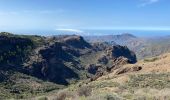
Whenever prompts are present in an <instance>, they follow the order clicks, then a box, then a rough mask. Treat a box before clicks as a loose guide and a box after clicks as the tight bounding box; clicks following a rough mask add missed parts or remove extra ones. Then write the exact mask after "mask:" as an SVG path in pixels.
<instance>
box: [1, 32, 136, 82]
mask: <svg viewBox="0 0 170 100" xmlns="http://www.w3.org/2000/svg"><path fill="white" fill-rule="evenodd" d="M37 38H38V39H37ZM39 38H40V37H34V42H33V41H32V40H31V39H30V38H27V36H24V38H23V36H22V37H21V36H12V37H11V36H0V48H2V49H1V50H0V57H1V62H0V63H1V66H2V67H1V68H2V69H5V68H6V69H7V70H8V67H10V66H14V67H12V68H13V69H15V70H18V71H20V72H22V73H26V74H28V75H32V76H34V77H37V78H40V79H42V80H47V81H51V82H54V83H57V84H63V85H67V84H70V83H71V82H75V81H76V80H80V79H87V78H89V77H93V76H99V75H102V73H105V72H107V71H108V68H109V69H113V68H115V67H116V66H119V65H121V64H125V63H135V62H136V56H135V54H134V53H133V52H132V51H130V50H129V49H128V48H127V47H123V46H119V45H115V46H111V45H109V44H106V43H99V44H95V45H94V44H93V45H92V44H90V43H88V42H86V41H85V40H84V39H83V38H82V37H81V36H76V35H72V36H63V37H60V38H58V37H50V38H44V39H43V40H42V39H41V41H45V42H44V44H42V43H41V44H40V45H38V46H37V43H40V41H38V42H36V45H35V40H39ZM124 59H126V60H124ZM122 62H123V63H122ZM16 66H17V67H16ZM4 67H5V68H4ZM91 75H92V76H91Z"/></svg>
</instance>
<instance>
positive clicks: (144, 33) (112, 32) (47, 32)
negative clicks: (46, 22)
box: [9, 30, 170, 37]
mask: <svg viewBox="0 0 170 100" xmlns="http://www.w3.org/2000/svg"><path fill="white" fill-rule="evenodd" d="M9 32H12V33H16V34H27V35H42V36H52V35H71V34H77V35H82V36H83V35H90V36H91V35H94V36H96V35H117V34H122V33H130V34H133V35H135V36H139V37H155V36H167V35H170V30H159V31H158V30H82V32H71V31H70V32H69V31H57V30H52V31H51V30H40V31H39V30H38V31H37V30H28V31H26V30H24V31H9Z"/></svg>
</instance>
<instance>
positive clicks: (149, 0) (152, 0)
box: [139, 0, 160, 7]
mask: <svg viewBox="0 0 170 100" xmlns="http://www.w3.org/2000/svg"><path fill="white" fill-rule="evenodd" d="M141 1H142V3H141V4H140V5H139V7H144V6H147V5H150V4H154V3H157V2H159V1H160V0H141Z"/></svg>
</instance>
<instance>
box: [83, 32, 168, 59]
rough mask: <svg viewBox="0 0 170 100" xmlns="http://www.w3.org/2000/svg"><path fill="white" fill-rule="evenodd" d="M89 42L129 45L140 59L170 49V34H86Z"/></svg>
mask: <svg viewBox="0 0 170 100" xmlns="http://www.w3.org/2000/svg"><path fill="white" fill-rule="evenodd" d="M84 38H85V40H87V41H88V42H91V43H93V42H108V43H114V44H119V45H122V46H127V47H128V48H129V49H131V50H132V51H134V52H135V53H136V55H137V58H138V59H143V58H145V57H152V56H157V55H160V54H163V53H166V52H169V51H170V36H164V37H151V38H144V37H142V38H141V37H136V36H134V35H132V34H129V33H124V34H121V35H104V36H85V37H84Z"/></svg>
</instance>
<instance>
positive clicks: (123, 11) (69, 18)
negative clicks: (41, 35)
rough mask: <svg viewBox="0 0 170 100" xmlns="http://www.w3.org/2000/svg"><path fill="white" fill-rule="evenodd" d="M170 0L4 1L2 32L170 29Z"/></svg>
mask: <svg viewBox="0 0 170 100" xmlns="http://www.w3.org/2000/svg"><path fill="white" fill-rule="evenodd" d="M169 4H170V0H0V31H21V30H25V31H26V30H42V31H43V30H53V31H55V30H56V31H71V32H83V31H82V30H93V29H96V30H110V29H113V30H117V29H118V30H122V29H125V30H170V20H169V19H170V6H169Z"/></svg>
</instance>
